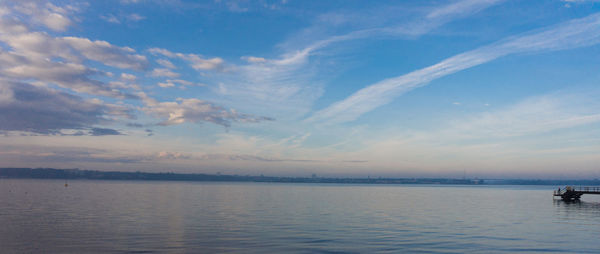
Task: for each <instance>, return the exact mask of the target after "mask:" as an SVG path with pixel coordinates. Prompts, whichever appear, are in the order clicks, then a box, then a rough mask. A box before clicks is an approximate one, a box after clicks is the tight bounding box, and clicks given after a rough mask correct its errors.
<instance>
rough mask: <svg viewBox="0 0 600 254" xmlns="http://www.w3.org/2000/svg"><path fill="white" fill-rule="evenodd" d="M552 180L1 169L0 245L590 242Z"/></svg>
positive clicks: (594, 233) (211, 248)
mask: <svg viewBox="0 0 600 254" xmlns="http://www.w3.org/2000/svg"><path fill="white" fill-rule="evenodd" d="M554 187H555V186H437V185H340V184H331V185H323V184H280V183H203V182H142V181H87V180H79V181H69V186H68V187H66V188H65V187H64V181H57V180H9V179H0V248H1V249H0V252H1V253H96V252H105V253H154V252H156V253H214V252H218V253H223V252H241V253H375V252H380V253H386V252H387V253H439V252H441V253H465V252H469V253H476V252H479V253H494V252H511V253H512V252H543V253H547V252H560V253H566V252H572V253H600V197H594V196H591V195H588V196H586V195H584V196H583V199H582V202H579V203H564V202H562V201H558V200H556V201H554V200H553V199H552V195H551V194H552V189H553V188H554Z"/></svg>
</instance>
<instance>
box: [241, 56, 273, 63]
mask: <svg viewBox="0 0 600 254" xmlns="http://www.w3.org/2000/svg"><path fill="white" fill-rule="evenodd" d="M242 60H245V61H248V62H249V63H264V62H266V61H267V59H264V58H262V57H255V56H243V57H242Z"/></svg>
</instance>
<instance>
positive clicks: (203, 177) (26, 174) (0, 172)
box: [0, 168, 600, 186]
mask: <svg viewBox="0 0 600 254" xmlns="http://www.w3.org/2000/svg"><path fill="white" fill-rule="evenodd" d="M0 178H30V179H90V180H139V181H142V180H143V181H213V182H281V183H351V184H462V185H475V184H488V185H489V184H494V185H498V184H514V185H588V186H589V185H600V180H598V179H593V180H527V179H494V180H481V179H452V178H327V177H274V176H240V175H220V174H218V175H211V174H179V173H148V172H119V171H97V170H80V169H54V168H0Z"/></svg>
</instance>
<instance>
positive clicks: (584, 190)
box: [554, 186, 600, 201]
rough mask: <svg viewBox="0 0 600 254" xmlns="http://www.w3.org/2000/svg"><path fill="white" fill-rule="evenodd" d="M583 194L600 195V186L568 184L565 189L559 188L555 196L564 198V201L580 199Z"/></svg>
mask: <svg viewBox="0 0 600 254" xmlns="http://www.w3.org/2000/svg"><path fill="white" fill-rule="evenodd" d="M583 194H596V195H600V187H581V186H579V187H574V186H566V187H564V188H563V189H561V188H558V190H555V191H554V196H555V197H560V198H562V200H563V201H575V200H579V199H580V198H581V195H583Z"/></svg>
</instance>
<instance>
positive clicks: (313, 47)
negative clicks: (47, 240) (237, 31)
mask: <svg viewBox="0 0 600 254" xmlns="http://www.w3.org/2000/svg"><path fill="white" fill-rule="evenodd" d="M500 2H502V1H501V0H486V1H476V0H461V1H451V2H450V3H448V4H446V5H442V6H435V7H429V8H423V9H424V10H425V11H419V12H417V13H418V14H419V15H416V16H415V15H412V14H411V16H410V18H408V19H407V18H403V15H398V13H399V12H400V13H402V12H405V13H409V12H407V10H403V9H402V8H397V7H396V6H389V5H387V6H384V7H376V8H372V9H368V10H362V11H361V12H352V13H345V12H344V11H337V12H336V13H328V14H323V15H320V16H319V17H317V18H316V21H315V22H314V23H313V25H311V26H309V27H307V28H306V29H304V30H302V31H300V32H299V33H297V34H296V35H295V36H292V37H291V38H290V39H289V40H287V41H285V42H283V43H282V44H281V45H279V46H280V47H281V48H283V49H284V52H283V53H282V54H281V55H280V56H279V57H276V58H272V59H268V58H264V57H258V56H244V57H242V59H243V60H245V61H246V62H247V63H248V64H247V65H240V66H235V67H234V68H232V69H233V70H234V71H233V73H227V76H218V77H217V79H218V80H217V81H218V83H220V85H219V89H216V91H217V92H218V93H220V94H222V95H224V96H227V97H233V98H235V101H236V102H242V103H245V104H249V105H252V106H254V107H255V108H256V110H261V109H263V110H264V109H266V108H268V109H270V110H278V111H282V113H280V115H283V116H286V117H294V118H298V117H301V116H303V115H305V114H306V113H308V112H309V110H310V107H311V106H312V103H313V102H314V101H315V100H316V99H317V98H319V97H320V96H321V95H322V93H323V91H324V88H323V87H324V84H325V80H326V78H324V77H323V75H320V74H323V73H321V72H323V70H324V69H327V70H328V68H327V67H323V66H319V63H317V61H313V62H311V59H310V58H311V57H312V56H315V57H318V56H319V52H322V51H327V50H328V49H330V48H332V47H333V45H337V44H338V43H342V42H347V41H354V40H361V39H372V38H376V37H383V36H388V37H389V36H393V37H406V38H414V37H416V36H420V35H423V34H426V33H428V32H430V31H431V30H433V29H435V28H437V27H440V26H441V25H443V24H445V23H448V22H451V21H453V20H455V19H459V18H464V17H467V16H469V15H473V14H474V13H477V12H479V11H481V10H484V9H486V8H489V7H491V6H494V5H495V4H498V3H500ZM390 9H391V10H390ZM398 17H401V18H398ZM340 27H347V28H345V29H340ZM338 30H341V31H345V32H340V31H338ZM335 50H339V48H336V49H335ZM166 55H168V54H166ZM327 75H331V74H327ZM327 75H325V76H327ZM249 102H251V103H249ZM274 105H277V106H276V107H274ZM282 105H286V106H285V107H282ZM292 105H293V106H292Z"/></svg>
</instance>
